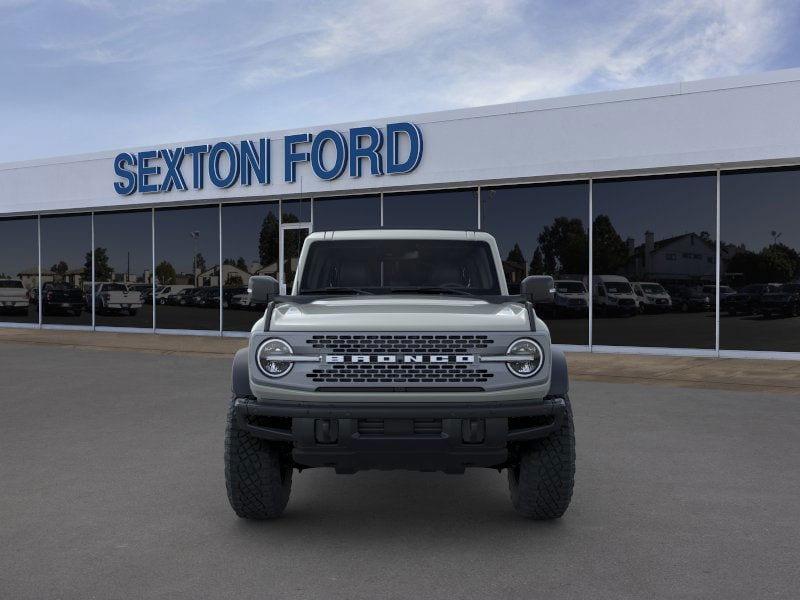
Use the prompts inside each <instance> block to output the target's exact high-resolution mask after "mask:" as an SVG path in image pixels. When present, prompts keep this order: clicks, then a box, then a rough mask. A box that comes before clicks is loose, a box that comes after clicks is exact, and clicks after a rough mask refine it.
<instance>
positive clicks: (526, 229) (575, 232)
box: [481, 182, 589, 345]
mask: <svg viewBox="0 0 800 600" xmlns="http://www.w3.org/2000/svg"><path fill="white" fill-rule="evenodd" d="M588 223H589V184H588V183H587V182H569V183H563V184H562V183H559V184H544V185H525V186H514V187H499V188H482V189H481V228H482V229H483V230H484V231H487V232H488V233H491V234H492V235H493V236H494V237H495V239H496V240H497V245H498V248H499V250H500V258H501V259H502V260H503V271H504V272H505V276H506V282H507V284H508V291H509V293H511V294H518V293H519V284H520V281H522V279H524V278H525V277H526V276H528V275H552V277H553V279H554V280H555V287H556V294H555V297H554V300H553V302H552V303H546V304H543V305H540V306H537V307H536V310H537V312H538V313H539V314H540V315H541V317H542V318H544V319H545V320H546V321H547V325H548V327H549V328H550V332H551V334H552V336H553V341H554V342H555V343H557V344H577V345H587V344H588V343H589V294H588V289H587V287H586V286H587V282H588V277H587V275H588V272H589V230H588V226H589V225H588Z"/></svg>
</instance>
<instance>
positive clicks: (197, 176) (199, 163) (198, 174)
mask: <svg viewBox="0 0 800 600" xmlns="http://www.w3.org/2000/svg"><path fill="white" fill-rule="evenodd" d="M208 148H209V146H208V144H201V145H199V146H186V147H185V148H184V149H183V152H184V154H186V155H189V156H191V157H192V187H193V188H194V189H196V190H202V189H203V179H204V178H203V172H204V170H203V156H204V155H205V154H206V153H207V152H208Z"/></svg>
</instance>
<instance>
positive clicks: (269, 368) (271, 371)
mask: <svg viewBox="0 0 800 600" xmlns="http://www.w3.org/2000/svg"><path fill="white" fill-rule="evenodd" d="M281 354H293V351H292V347H291V346H290V345H289V344H287V343H286V342H284V341H283V340H279V339H277V338H272V339H269V340H266V341H265V342H263V343H262V344H261V345H260V346H259V347H258V352H256V363H257V364H258V368H259V369H261V372H262V373H264V375H266V376H267V377H283V376H284V375H286V374H287V373H288V372H289V371H291V370H292V365H293V364H294V363H291V362H289V361H282V360H278V359H276V358H275V356H276V355H281ZM269 356H271V357H272V358H271V359H268V358H267V357H269Z"/></svg>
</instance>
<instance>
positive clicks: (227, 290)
mask: <svg viewBox="0 0 800 600" xmlns="http://www.w3.org/2000/svg"><path fill="white" fill-rule="evenodd" d="M246 293H247V288H246V287H244V286H235V287H224V288H222V308H233V306H232V302H233V298H234V296H237V295H239V294H246ZM237 308H238V307H237Z"/></svg>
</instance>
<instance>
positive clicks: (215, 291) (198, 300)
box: [186, 286, 219, 308]
mask: <svg viewBox="0 0 800 600" xmlns="http://www.w3.org/2000/svg"><path fill="white" fill-rule="evenodd" d="M186 304H187V305H189V306H198V307H200V308H215V307H219V288H218V287H217V286H214V287H203V288H197V289H195V290H194V291H193V292H192V293H191V294H187V296H186Z"/></svg>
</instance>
